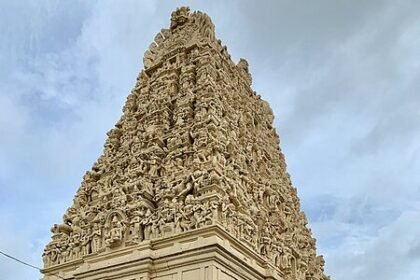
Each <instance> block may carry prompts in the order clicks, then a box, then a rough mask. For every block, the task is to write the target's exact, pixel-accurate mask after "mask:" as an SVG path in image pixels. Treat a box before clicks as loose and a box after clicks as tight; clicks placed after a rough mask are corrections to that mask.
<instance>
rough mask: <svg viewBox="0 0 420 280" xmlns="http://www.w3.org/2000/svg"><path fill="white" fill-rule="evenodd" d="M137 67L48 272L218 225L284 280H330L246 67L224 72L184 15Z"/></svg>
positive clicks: (203, 27)
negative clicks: (92, 256)
mask: <svg viewBox="0 0 420 280" xmlns="http://www.w3.org/2000/svg"><path fill="white" fill-rule="evenodd" d="M144 64H145V70H144V71H142V72H141V73H140V75H139V77H138V81H137V84H136V87H135V88H134V90H133V91H132V93H131V94H130V95H129V96H128V98H127V102H126V104H125V106H124V109H123V111H124V114H123V116H122V118H121V119H120V120H119V121H118V123H117V124H116V126H115V128H113V129H112V130H111V131H110V132H109V133H108V139H107V140H106V143H105V147H104V153H103V155H101V156H100V158H99V159H98V160H97V162H96V163H95V164H94V166H93V168H92V170H90V171H89V172H87V173H86V175H85V176H84V178H83V182H82V184H81V186H80V188H79V190H78V192H77V194H76V196H75V198H74V201H73V206H72V207H70V208H69V209H68V210H67V212H66V214H65V215H64V218H63V223H62V224H59V225H55V226H54V227H53V228H52V232H53V237H52V241H51V242H50V243H49V244H48V245H47V247H46V249H45V252H44V263H45V266H47V267H48V266H54V265H59V264H63V263H66V262H70V261H74V260H79V259H81V258H83V257H84V256H88V255H90V254H97V253H101V252H103V251H106V250H107V248H108V249H109V250H111V249H113V248H119V247H123V246H131V245H134V244H138V243H139V242H142V241H144V240H150V239H154V238H160V237H165V236H168V235H173V234H179V233H182V232H185V231H190V230H195V229H199V228H202V227H206V226H209V225H213V224H219V225H221V226H222V227H223V228H225V229H226V231H227V232H229V233H230V234H232V235H233V236H235V237H236V238H237V239H239V240H240V241H241V242H243V243H244V244H246V245H247V246H249V247H250V248H252V249H253V250H255V251H256V252H257V253H258V254H260V255H261V256H262V257H264V258H265V259H266V260H267V261H269V262H270V263H272V264H273V265H275V266H276V267H278V268H279V269H280V270H281V271H283V272H284V273H285V277H286V279H304V280H310V279H312V280H320V279H326V277H325V276H324V274H323V260H322V257H317V256H316V251H315V240H314V239H313V238H312V236H311V235H312V234H311V231H310V230H309V229H308V228H307V221H306V218H305V216H304V214H303V213H302V212H301V211H300V204H299V199H298V197H297V194H296V189H295V188H294V187H293V186H292V184H291V181H290V178H289V175H288V174H287V172H286V164H285V160H284V156H283V154H282V153H281V150H280V148H279V138H278V135H277V133H276V131H275V129H274V127H273V113H272V111H271V109H270V107H269V105H268V104H267V102H265V101H263V100H262V99H261V98H260V96H258V95H257V94H256V93H255V92H254V91H252V89H251V87H250V85H251V82H252V78H251V75H250V74H249V69H248V68H249V67H248V63H247V62H246V61H245V60H243V59H241V60H240V61H239V63H238V64H236V65H235V64H234V63H233V62H232V61H231V59H230V56H229V54H228V53H227V49H226V48H225V47H223V46H222V45H221V42H220V41H217V40H216V39H215V37H214V26H213V25H212V23H211V21H210V19H209V18H208V16H207V15H205V14H202V13H194V14H190V13H189V11H188V9H186V8H180V9H179V10H177V11H176V12H175V13H174V14H173V15H172V22H171V27H170V29H168V30H163V31H162V32H161V33H159V34H158V36H156V38H155V42H154V43H153V44H152V45H151V48H150V49H149V50H148V52H146V54H145V62H144Z"/></svg>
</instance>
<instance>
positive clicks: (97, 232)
mask: <svg viewBox="0 0 420 280" xmlns="http://www.w3.org/2000/svg"><path fill="white" fill-rule="evenodd" d="M91 240H92V242H91V249H92V253H96V252H98V251H99V249H100V248H101V241H102V230H101V228H100V227H99V224H98V223H97V222H95V223H93V228H92V233H91Z"/></svg>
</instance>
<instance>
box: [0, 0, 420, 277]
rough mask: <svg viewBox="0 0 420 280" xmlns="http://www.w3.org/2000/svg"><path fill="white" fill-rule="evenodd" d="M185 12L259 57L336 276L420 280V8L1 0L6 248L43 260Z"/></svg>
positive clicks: (1, 208) (244, 1)
mask: <svg viewBox="0 0 420 280" xmlns="http://www.w3.org/2000/svg"><path fill="white" fill-rule="evenodd" d="M179 5H190V6H191V8H192V9H200V10H203V11H205V12H206V13H208V14H209V15H210V16H211V17H212V19H213V22H214V23H215V25H216V33H217V35H218V37H219V38H220V39H221V40H222V41H223V43H224V44H226V45H227V46H228V48H229V51H230V53H231V54H232V57H233V58H234V59H235V60H238V59H239V58H240V57H245V58H246V59H247V60H248V61H249V63H250V70H251V73H252V75H253V80H254V85H253V87H254V89H255V90H256V91H257V92H258V93H259V94H261V95H262V97H263V98H264V99H266V100H268V101H269V102H270V105H271V107H272V108H273V111H274V112H275V115H276V127H277V131H278V132H279V134H280V138H281V147H282V149H283V151H284V153H285V155H286V160H287V163H288V168H289V172H290V174H291V176H292V180H293V182H294V184H295V185H296V187H297V188H298V192H299V196H300V198H301V200H302V207H303V210H304V211H305V212H306V214H307V215H308V217H309V222H310V226H311V227H312V230H313V233H314V236H315V237H316V238H317V239H318V251H319V253H320V254H323V255H325V258H326V270H327V273H328V274H330V275H331V276H332V279H335V280H350V279H366V280H367V279H384V280H387V279H404V280H407V279H412V280H414V279H417V277H418V274H419V273H420V269H419V268H420V242H419V239H418V236H420V223H419V221H420V173H419V172H418V171H419V170H420V161H419V158H420V141H418V139H420V107H419V104H420V62H419V61H420V55H419V52H418V50H419V49H420V39H419V38H420V36H419V35H420V20H419V19H418V16H417V15H416V11H418V10H419V9H420V3H419V2H418V1H404V2H401V1H400V2H395V1H379V0H373V1H368V2H366V1H352V2H351V3H350V2H348V1H335V2H331V1H316V2H314V1H312V2H309V1H274V0H270V1H264V2H261V1H250V0H241V1H239V0H235V1H229V3H225V2H223V1H211V2H208V3H204V1H203V2H198V1H176V3H172V2H171V3H169V2H168V3H166V2H163V1H162V2H157V1H156V2H153V1H134V0H133V1H123V2H122V3H120V2H118V3H116V2H115V1H71V2H70V1H64V2H53V1H46V0H41V1H35V0H31V1H0V14H1V16H0V33H1V34H2V36H1V37H0V197H1V198H2V201H1V204H0V226H1V228H2V230H1V231H0V249H2V250H4V251H6V252H9V253H11V254H13V255H15V256H17V257H19V258H22V259H24V260H27V261H29V262H31V263H33V264H36V265H38V266H41V257H40V256H41V253H42V250H43V247H44V245H45V244H46V243H47V242H48V240H49V238H50V233H49V227H50V226H51V225H52V224H54V223H57V222H59V221H60V220H61V216H62V214H63V213H64V211H65V209H66V208H67V207H68V206H69V205H70V203H71V200H72V197H73V195H74V193H75V191H76V189H77V187H78V186H79V184H80V181H81V178H82V176H83V174H84V172H85V171H86V170H87V169H89V168H90V166H91V165H92V163H93V162H94V161H95V160H96V158H97V157H98V156H99V154H100V153H101V150H102V145H103V143H104V141H105V136H106V134H105V133H106V131H107V130H109V129H111V128H112V126H113V124H114V123H115V122H116V121H117V119H118V118H119V116H120V114H121V108H122V106H123V103H124V100H125V98H126V96H127V95H128V93H129V92H130V90H131V88H132V87H133V86H134V82H135V79H136V76H137V74H138V72H139V71H140V69H141V68H142V62H141V61H142V56H143V53H144V51H145V50H146V49H147V47H148V45H149V44H150V42H151V41H152V39H153V38H154V35H155V34H156V33H157V32H158V31H159V30H160V29H161V28H162V27H165V26H168V24H169V18H170V12H171V11H172V10H174V9H175V7H176V6H179ZM37 277H38V278H39V277H41V276H40V274H39V273H37V272H36V271H32V270H30V269H29V268H28V269H26V268H24V267H21V266H20V265H19V264H15V263H13V262H12V261H9V260H7V259H4V258H1V257H0V278H1V279H18V280H19V279H22V280H23V279H25V280H26V279H36V278H37Z"/></svg>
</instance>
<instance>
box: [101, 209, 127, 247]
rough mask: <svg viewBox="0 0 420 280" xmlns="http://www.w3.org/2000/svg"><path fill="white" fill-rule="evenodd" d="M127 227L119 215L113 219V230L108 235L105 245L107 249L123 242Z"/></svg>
mask: <svg viewBox="0 0 420 280" xmlns="http://www.w3.org/2000/svg"><path fill="white" fill-rule="evenodd" d="M124 230H125V225H124V224H123V223H122V222H121V221H120V220H119V218H118V217H117V215H113V217H112V219H111V228H110V230H109V232H108V234H107V235H106V238H105V243H106V246H107V247H112V246H114V245H117V244H120V243H121V242H122V241H123V237H124Z"/></svg>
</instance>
